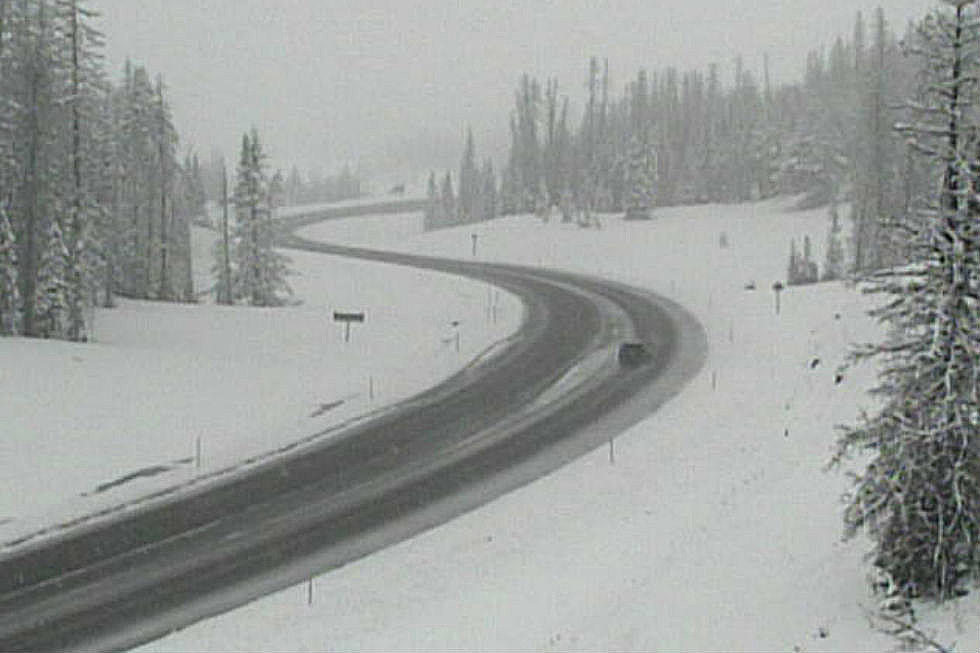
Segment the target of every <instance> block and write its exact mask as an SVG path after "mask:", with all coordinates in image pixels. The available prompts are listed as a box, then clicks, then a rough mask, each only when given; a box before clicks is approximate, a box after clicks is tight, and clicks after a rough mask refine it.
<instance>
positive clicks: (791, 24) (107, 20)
mask: <svg viewBox="0 0 980 653" xmlns="http://www.w3.org/2000/svg"><path fill="white" fill-rule="evenodd" d="M879 4H881V3H880V2H875V1H874V0H857V1H849V2H842V1H840V0H832V1H831V2H826V1H820V0H790V1H786V0H708V1H706V2H701V3H692V2H685V1H683V0H662V1H661V2H655V3H653V2H647V1H642V0H618V1H617V0H613V1H605V2H595V1H594V0H562V1H561V2H558V1H553V0H509V1H504V2H500V1H496V0H495V1H489V0H467V1H466V2H460V3H456V2H446V1H441V0H341V1H335V2H322V1H321V0H284V1H282V2H276V3H268V2H258V1H257V0H205V1H201V0H140V1H139V2H132V0H97V1H95V2H93V4H92V6H93V8H95V9H97V10H98V11H100V12H101V13H102V14H103V16H102V18H101V19H100V20H99V21H98V22H97V23H96V24H97V25H98V26H99V27H100V28H101V29H102V30H103V31H104V32H105V35H106V41H107V45H106V55H107V64H108V67H109V70H110V72H112V73H113V74H115V73H116V71H118V70H120V69H121V67H122V64H123V62H124V61H125V59H126V58H127V57H130V58H132V59H133V61H134V62H136V63H142V64H146V65H148V66H150V67H151V68H152V69H153V70H154V71H157V72H160V73H161V74H162V75H163V77H164V80H165V82H166V84H167V85H168V87H169V94H170V97H171V98H172V103H173V108H174V114H175V115H174V117H175V122H176V124H178V125H179V126H180V132H181V135H182V138H183V144H184V145H185V146H187V145H192V146H193V147H195V148H196V149H197V150H198V151H199V152H201V153H202V154H205V155H206V154H207V152H208V151H209V150H210V149H211V148H212V147H218V148H220V149H221V150H223V151H224V152H225V154H226V156H228V155H232V154H233V153H234V152H235V151H236V148H237V145H238V141H239V139H240V137H241V133H242V130H243V129H245V128H247V126H249V125H255V126H256V127H258V128H259V129H260V130H261V131H262V132H263V133H264V134H266V135H267V136H266V140H267V145H268V148H269V151H270V154H271V156H272V160H273V163H274V164H275V165H280V166H289V165H292V164H296V165H299V166H300V167H301V168H302V169H308V170H316V169H320V170H322V171H324V172H330V171H333V170H335V169H337V168H338V167H339V166H341V165H342V164H344V163H350V164H352V165H353V166H356V167H358V168H360V169H361V170H362V171H363V173H364V174H365V175H367V176H372V175H377V174H386V173H387V174H390V173H391V172H393V171H417V170H419V169H426V168H430V167H446V166H451V165H454V164H455V162H456V161H458V156H459V152H460V150H461V148H462V143H463V136H464V133H465V129H466V126H467V125H472V127H473V129H474V133H475V137H476V140H477V143H478V146H479V147H480V149H481V151H483V152H486V153H488V154H492V155H494V156H496V157H500V156H502V155H503V153H504V151H505V149H506V145H507V142H508V135H507V134H508V132H507V129H508V127H507V122H506V116H507V115H508V113H509V111H510V107H511V106H512V104H513V94H514V87H515V84H516V82H517V79H518V77H519V75H520V74H521V73H522V72H528V73H531V74H533V75H536V76H539V77H541V78H545V77H550V76H557V77H558V79H559V81H560V83H561V86H562V92H563V93H565V94H568V95H569V96H570V97H571V99H572V103H573V110H574V111H578V110H580V109H581V105H582V99H583V96H584V93H585V89H584V86H585V82H586V75H587V66H588V59H589V57H590V56H599V57H607V58H608V59H609V62H610V67H611V70H612V81H613V87H614V89H618V88H620V87H621V85H622V84H624V83H626V81H628V79H629V78H630V77H631V76H632V75H633V74H634V73H635V71H636V70H637V69H638V68H641V67H644V68H649V69H659V68H663V67H667V66H676V67H677V68H680V69H683V70H686V69H691V68H703V67H705V66H707V65H708V64H709V63H713V62H717V63H719V64H721V65H722V66H723V68H722V70H723V74H724V79H726V80H727V79H728V77H729V76H730V74H731V68H732V65H731V64H732V61H733V59H734V58H735V56H737V55H739V54H741V55H742V56H743V57H744V59H745V64H746V66H747V67H748V68H749V69H750V70H754V71H758V72H760V73H761V70H762V57H763V53H768V54H769V56H770V58H771V68H772V74H773V77H774V79H776V80H783V81H786V80H791V79H795V78H796V77H798V76H799V75H800V74H801V73H802V70H803V67H804V64H805V54H806V52H807V51H808V50H810V49H815V48H819V47H821V46H827V47H829V46H830V45H831V44H832V43H833V40H834V38H836V36H838V35H844V36H847V35H848V34H849V32H850V31H851V29H852V26H853V21H854V17H855V14H856V13H857V12H858V11H862V12H864V13H865V16H870V14H871V12H872V11H873V10H874V8H875V7H876V6H877V5H879ZM931 6H932V5H931V4H930V3H928V2H923V1H922V0H891V1H890V2H888V3H885V4H884V5H883V7H884V9H885V11H886V13H887V16H888V19H889V21H890V22H891V23H892V25H893V26H894V27H895V28H897V29H898V30H899V31H902V28H903V27H904V23H905V21H907V20H908V19H910V18H913V17H919V16H921V15H922V14H923V13H925V11H927V10H928V8H929V7H931Z"/></svg>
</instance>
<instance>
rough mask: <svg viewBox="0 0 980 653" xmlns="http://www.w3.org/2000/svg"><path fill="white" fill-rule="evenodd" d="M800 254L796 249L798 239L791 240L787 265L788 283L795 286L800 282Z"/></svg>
mask: <svg viewBox="0 0 980 653" xmlns="http://www.w3.org/2000/svg"><path fill="white" fill-rule="evenodd" d="M800 276H801V275H800V255H799V252H797V251H796V240H790V241H789V265H788V266H787V267H786V283H787V284H788V285H790V286H795V285H797V284H799V283H800Z"/></svg>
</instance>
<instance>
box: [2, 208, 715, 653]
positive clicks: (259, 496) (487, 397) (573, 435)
mask: <svg viewBox="0 0 980 653" xmlns="http://www.w3.org/2000/svg"><path fill="white" fill-rule="evenodd" d="M406 208H414V207H406V206H404V203H396V204H393V205H391V206H389V207H385V206H375V207H371V210H372V212H375V213H377V212H383V211H385V210H390V211H392V212H394V211H404V210H406ZM353 211H354V212H357V213H358V214H363V212H364V208H363V207H355V208H354V209H353ZM349 214H350V213H348V212H346V211H343V210H336V209H335V210H332V211H327V212H320V213H316V214H313V215H306V216H302V215H301V216H294V217H291V218H289V219H288V221H286V225H285V226H286V227H288V229H286V230H284V232H289V233H288V234H287V235H284V236H283V237H282V239H281V244H282V245H284V246H287V247H294V248H301V249H305V250H310V251H315V252H322V253H324V254H332V255H341V256H353V257H358V258H362V259H368V260H373V261H378V262H381V263H393V264H398V265H411V266H416V267H421V268H426V269H431V270H436V271H441V272H447V273H451V274H459V275H464V276H467V277H470V278H473V279H477V280H482V281H486V282H487V283H490V284H493V285H495V286H498V287H501V288H504V289H506V290H507V291H509V292H511V293H514V294H516V295H517V296H519V297H520V298H521V300H522V301H523V302H524V304H525V321H524V324H523V325H522V328H521V330H520V331H519V332H518V334H517V335H516V336H515V337H514V338H512V340H511V341H510V342H508V343H507V345H506V346H504V347H502V348H500V349H499V350H497V351H495V352H494V353H493V354H492V355H489V356H486V357H484V358H482V359H481V360H479V361H476V362H474V363H473V365H471V366H470V367H469V368H467V369H465V370H464V371H463V372H460V373H459V374H457V375H456V376H454V377H452V378H450V379H448V380H447V381H445V382H443V383H441V384H440V385H438V386H437V387H435V388H433V389H431V390H430V391H428V392H425V393H423V394H421V395H418V396H417V397H415V398H413V399H410V400H408V401H406V402H403V403H401V404H399V405H397V406H395V407H393V408H392V409H390V410H388V411H384V412H382V413H381V414H380V415H379V416H377V417H376V418H374V419H372V420H369V421H367V422H365V423H362V424H359V425H356V426H354V427H352V428H351V429H350V430H349V431H348V432H345V433H343V434H341V435H340V436H338V437H336V438H334V439H332V440H329V441H327V442H325V443H323V444H322V445H320V446H318V447H316V448H312V449H309V450H306V451H304V452H302V453H301V454H296V455H292V456H284V457H282V458H280V459H276V460H274V461H271V462H269V463H267V464H264V465H262V466H260V467H257V468H254V469H251V470H248V471H247V472H243V473H242V474H241V475H238V476H235V477H233V478H229V479H225V480H222V481H220V482H217V483H215V484H214V485H212V486H209V487H208V488H206V489H202V490H199V491H196V492H195V493H193V494H189V495H187V496H184V497H182V498H179V499H176V500H173V501H171V502H167V503H161V504H158V505H151V506H148V507H146V508H143V509H140V510H138V511H134V512H133V513H131V514H128V515H125V516H122V517H119V518H114V519H112V520H108V521H106V522H105V523H101V524H96V525H92V526H89V527H85V528H81V529H79V530H77V531H75V532H71V533H69V534H67V535H64V536H62V537H60V538H58V539H52V540H49V541H46V542H41V543H36V544H33V545H30V546H26V547H24V548H23V549H18V550H15V551H12V552H9V553H7V554H5V555H4V556H3V557H0V650H4V651H7V650H46V649H66V648H79V647H88V648H103V649H104V648H126V647H129V646H132V645H135V644H137V643H139V642H142V641H148V640H150V639H153V638H155V637H158V636H160V635H162V634H164V633H166V632H168V631H169V630H172V629H174V628H178V627H180V626H182V625H186V624H187V623H189V622H192V621H194V620H197V619H200V618H202V617H205V616H208V615H210V614H214V613H216V612H219V611H222V610H225V609H228V608H230V607H233V606H234V605H236V604H241V603H244V602H246V601H248V600H250V599H251V598H254V597H256V596H258V595H260V594H261V593H264V592H268V591H271V590H272V589H275V588H276V587H285V586H287V585H289V584H292V583H295V582H296V581H297V580H300V579H302V578H303V577H305V576H307V575H309V574H311V573H322V572H323V571H324V570H326V569H328V568H330V567H335V566H338V565H341V564H343V563H345V562H348V561H350V560H352V559H354V558H356V557H359V556H362V555H365V554H367V553H369V552H370V551H372V550H376V549H377V548H379V547H381V546H384V545H385V544H388V543H390V542H392V541H396V540H397V539H400V538H404V537H407V536H408V535H410V534H412V533H415V532H418V531H420V530H423V529H424V528H426V527H428V526H431V525H432V524H434V523H439V522H441V521H444V520H445V519H448V518H450V517H452V516H453V515H455V514H459V513H460V512H461V511H464V510H466V509H468V508H471V507H473V506H475V505H478V504H479V503H482V502H485V501H488V500H490V499H491V498H493V497H494V496H498V495H499V494H501V493H503V492H505V491H507V490H508V489H512V488H514V487H516V486H518V485H520V484H523V483H526V482H528V481H530V480H532V479H533V478H535V477H537V476H540V475H541V474H543V473H546V472H547V471H549V470H551V469H554V468H555V467H557V466H558V465H560V464H561V463H563V462H565V461H567V460H570V459H571V458H573V457H575V456H577V455H580V454H582V453H584V452H585V451H588V450H590V449H592V448H594V447H595V446H596V445H598V444H600V443H602V442H604V441H605V440H607V439H609V438H610V437H612V435H613V434H615V433H616V432H618V431H619V430H621V429H623V428H625V427H626V426H628V425H630V424H632V423H634V422H636V421H638V420H639V419H640V418H642V417H643V416H644V415H646V414H648V413H649V411H650V410H652V409H653V408H655V407H656V406H658V405H659V404H661V403H662V402H664V401H666V399H668V398H669V397H670V396H673V394H676V392H678V391H679V389H680V388H681V387H682V386H683V384H684V383H685V382H686V381H687V380H688V379H690V378H691V377H692V376H693V375H694V374H695V373H696V372H697V370H698V369H699V368H700V366H701V364H702V362H703V360H704V356H705V351H706V341H705V337H704V333H703V331H702V329H701V327H700V325H699V324H698V323H697V321H696V320H695V319H694V318H693V317H691V316H690V314H688V313H687V312H686V311H684V310H683V309H681V308H680V307H679V306H677V305H676V304H673V303H672V302H669V301H668V300H665V299H662V298H657V297H654V296H652V295H650V294H649V293H646V292H644V291H640V290H637V289H634V288H630V287H626V286H623V285H621V284H617V283H614V282H609V281H602V280H599V279H593V278H588V277H583V276H578V275H573V274H567V273H560V272H553V271H542V270H536V269H531V268H525V267H520V266H505V265H489V264H481V263H474V262H467V261H455V260H448V259H436V258H427V257H419V256H410V255H404V254H395V253H386V252H379V251H373V250H366V249H358V248H348V247H341V246H336V245H329V244H325V243H317V242H313V241H307V240H304V239H301V238H299V237H297V236H294V235H291V231H292V230H293V229H295V228H296V227H298V226H300V225H303V224H310V223H312V222H315V221H318V220H322V219H326V218H334V217H343V216H345V215H349ZM632 339H639V340H643V341H645V342H647V343H649V345H650V350H651V353H652V358H651V361H650V363H649V364H647V365H641V366H637V367H630V368H620V367H619V365H618V364H617V362H616V356H615V351H616V346H617V345H618V343H620V342H622V341H623V340H632ZM556 385H557V387H560V388H561V389H562V391H561V392H556V391H555V388H556ZM542 397H545V398H546V399H547V400H543V399H542ZM310 561H314V562H313V563H311V562H310ZM311 565H312V566H311ZM270 579H273V580H270Z"/></svg>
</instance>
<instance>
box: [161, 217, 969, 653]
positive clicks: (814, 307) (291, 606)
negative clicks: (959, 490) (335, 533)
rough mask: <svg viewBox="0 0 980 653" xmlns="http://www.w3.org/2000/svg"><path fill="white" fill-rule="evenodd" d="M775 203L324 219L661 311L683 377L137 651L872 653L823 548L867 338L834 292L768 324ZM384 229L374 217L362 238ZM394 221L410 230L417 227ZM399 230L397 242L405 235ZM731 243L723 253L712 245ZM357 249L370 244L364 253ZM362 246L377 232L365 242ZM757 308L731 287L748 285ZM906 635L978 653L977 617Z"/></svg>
mask: <svg viewBox="0 0 980 653" xmlns="http://www.w3.org/2000/svg"><path fill="white" fill-rule="evenodd" d="M788 206H789V205H788V203H787V202H785V201H773V202H766V203H761V204H746V205H738V206H700V207H689V208H678V209H669V210H663V211H661V212H659V213H658V214H657V216H656V219H655V220H654V221H652V222H649V223H635V222H634V223H625V222H622V221H620V220H618V219H613V218H609V219H606V221H605V225H604V228H603V229H602V230H601V231H594V230H582V229H579V228H577V227H574V226H568V225H561V224H557V223H554V222H552V223H550V224H542V223H540V222H538V221H536V220H534V219H532V218H527V217H524V218H508V219H501V220H497V221H495V222H493V223H490V224H484V225H479V226H477V227H467V228H460V229H455V230H446V231H442V232H436V233H431V234H425V235H422V234H420V233H418V229H417V226H413V225H416V223H417V217H411V216H410V217H407V218H405V219H404V222H402V223H401V224H400V225H399V226H397V227H392V229H393V230H394V231H395V233H397V234H399V235H398V238H396V239H392V238H390V237H385V236H384V235H383V232H384V230H383V229H381V228H380V227H379V226H378V223H375V224H371V222H370V221H363V220H362V221H361V222H360V223H359V224H360V225H362V227H363V229H364V231H361V232H358V229H357V228H355V227H353V226H352V225H351V224H350V223H347V224H343V223H329V224H323V225H319V226H315V227H311V228H310V229H308V230H307V234H318V235H319V236H321V237H325V238H338V237H340V236H343V237H344V238H348V239H352V240H354V241H356V242H358V243H360V244H363V243H364V241H365V240H366V239H367V240H370V239H371V238H375V239H379V240H378V242H380V243H381V244H383V245H384V246H385V247H390V248H399V249H404V250H409V251H415V252H425V253H431V254H439V255H446V256H458V257H469V256H470V246H471V237H472V234H473V233H476V234H477V239H478V245H479V249H478V257H479V258H482V259H485V260H500V261H515V262H522V263H529V264H535V265H545V266H549V267H557V268H563V269H572V270H578V271H585V272H589V273H593V274H597V275H602V276H607V277H612V278H615V279H620V280H624V281H627V282H630V283H633V284H636V285H640V286H644V287H647V288H651V289H654V290H656V291H658V292H661V293H663V294H665V295H667V296H669V297H672V298H675V299H678V300H679V301H681V302H682V303H683V304H684V305H685V306H687V307H688V308H689V309H691V310H692V311H693V312H695V314H696V315H697V316H698V317H699V319H700V320H701V321H702V322H703V324H704V325H705V327H706V328H707V330H708V335H709V338H710V345H711V352H710V355H709V359H708V362H707V364H706V366H705V368H704V369H703V371H702V373H701V375H700V376H699V377H698V378H696V379H695V380H694V381H693V383H692V384H691V385H690V386H689V387H688V388H687V389H686V390H685V391H684V392H682V393H681V395H680V396H679V397H678V398H676V399H675V400H673V401H672V402H670V403H669V404H667V405H666V406H665V407H664V408H662V409H661V410H660V411H659V412H657V413H656V414H654V415H652V416H651V417H650V418H649V419H647V420H646V421H644V422H642V423H640V424H638V425H637V426H635V427H634V428H632V429H631V430H629V431H628V432H627V433H625V434H621V435H619V436H618V437H617V438H616V441H615V461H614V463H613V462H611V461H610V457H609V452H608V451H607V450H606V449H605V448H603V449H600V450H596V451H595V452H593V453H592V454H590V455H587V456H585V457H583V458H582V459H580V460H578V461H577V462H575V463H573V464H571V465H568V466H567V467H564V468H562V469H560V470H558V471H557V472H555V473H553V474H551V475H550V476H548V477H546V478H543V479H541V480H539V481H537V482H535V483H532V484H531V485H529V486H527V487H524V488H522V489H520V490H517V491H515V492H513V493H511V494H508V495H506V496H504V497H502V498H501V499H498V500H496V501H494V502H492V503H491V504H489V505H487V506H485V507H483V508H480V509H478V510H476V511H473V512H471V513H469V514H467V515H465V516H463V517H461V518H458V519H456V520H454V521H452V522H450V523H448V524H445V525H443V526H441V527H438V528H436V529H434V530H432V531H429V532H427V533H425V534H423V535H421V536H419V537H416V538H414V539H412V540H410V541H407V542H404V543H402V544H400V545H397V546H394V547H391V548H390V549H387V550H384V551H381V552H379V553H377V554H374V555H372V556H370V557H368V558H366V559H363V560H360V561H358V562H356V563H353V564H351V565H348V566H347V567H345V568H342V569H340V570H336V571H334V572H331V573H329V574H326V575H324V576H321V577H319V578H317V579H315V581H314V584H313V588H314V601H313V604H312V605H307V591H308V587H307V586H305V585H304V586H298V587H294V588H290V589H287V590H285V591H282V592H280V593H278V594H275V595H272V596H270V597H267V598H265V599H262V600H259V601H256V602H254V603H252V604H250V605H248V606H245V607H244V608H241V609H239V610H236V611H233V612H231V613H228V614H226V615H224V616H222V617H219V618H216V619H212V620H209V621H206V622H202V623H199V624H197V625H195V626H192V627H189V628H187V629H186V630H184V631H182V632H179V633H176V634H174V635H172V636H170V637H168V638H165V639H163V640H160V641H158V642H155V643H153V644H151V645H149V646H147V647H145V648H144V650H147V651H165V650H166V651H174V650H229V649H234V650H262V651H268V650H282V651H287V650H289V651H296V650H308V651H314V650H326V649H330V650H423V649H434V650H451V649H456V650H459V649H465V650H643V651H650V650H670V651H678V650H688V651H736V650H738V651H777V650H778V651H882V650H893V649H895V647H896V646H897V644H896V641H895V640H893V639H890V638H889V637H886V636H885V635H882V634H880V633H877V632H875V631H874V630H872V629H871V628H870V627H869V624H868V620H867V619H866V618H865V616H864V614H863V613H862V606H864V607H868V608H871V607H873V605H874V597H872V596H870V595H869V593H868V591H867V585H866V582H865V574H866V570H867V566H866V564H865V562H864V561H863V560H862V557H863V554H864V552H865V551H866V550H867V548H868V544H867V543H866V542H864V541H860V540H859V541H854V542H850V543H846V544H844V543H841V541H840V535H841V527H840V510H841V506H840V503H839V498H840V496H841V494H842V493H843V492H844V491H845V490H846V489H847V481H846V479H845V478H844V477H843V475H841V474H837V473H825V472H824V471H823V468H824V465H825V464H826V462H827V460H828V459H829V457H830V454H831V450H832V447H833V443H834V439H835V432H834V426H835V425H836V424H838V423H842V422H849V421H851V420H853V419H854V418H855V417H856V416H857V414H858V412H859V410H860V408H861V407H862V406H863V407H870V406H871V404H870V402H869V400H868V399H867V397H866V396H865V394H864V393H865V391H866V390H867V389H868V388H869V387H870V386H871V385H872V383H873V380H874V377H873V371H872V370H871V369H867V368H857V369H851V370H848V371H846V372H845V373H844V375H843V376H842V377H838V374H837V373H838V366H839V365H840V364H841V363H842V361H843V359H844V356H845V354H846V351H847V348H848V345H849V343H851V342H853V341H860V340H865V339H870V338H874V337H875V336H876V335H877V329H878V327H877V326H876V325H874V324H873V323H871V322H870V320H869V319H868V318H867V317H866V316H865V315H864V310H865V309H866V308H867V306H868V299H867V298H866V297H864V296H862V295H861V294H860V293H858V292H856V291H855V290H853V289H850V288H848V287H846V286H845V285H844V284H842V283H832V284H820V285H816V286H807V287H794V288H791V289H789V290H787V291H785V292H784V293H783V294H782V301H781V310H780V313H779V314H778V315H777V314H776V312H775V306H774V296H773V292H772V291H771V290H770V287H771V285H772V283H773V282H774V281H776V280H778V279H783V278H784V277H785V270H786V261H787V258H788V254H789V243H790V239H791V238H796V239H797V241H798V242H799V241H800V240H801V239H802V237H803V236H804V235H805V234H809V235H810V236H811V237H812V239H813V242H814V244H815V245H816V251H815V258H816V260H817V261H822V245H823V243H824V238H825V232H826V227H827V219H826V214H825V212H824V211H823V210H817V211H809V212H794V211H790V210H789V209H788ZM379 220H384V221H385V223H384V224H389V223H390V221H391V220H392V218H391V217H385V218H379ZM412 221H416V222H415V223H413V222H412ZM411 233H415V234H416V235H415V236H414V237H413V236H411V235H410V234H411ZM722 233H724V234H726V236H727V241H728V247H725V248H723V247H720V245H719V243H720V241H721V240H722V239H721V238H720V236H721V234H722ZM365 234H367V235H365ZM371 234H374V235H373V236H371ZM752 285H754V287H755V288H756V289H755V290H750V289H746V286H752ZM919 613H920V616H921V617H922V619H923V621H922V624H923V627H924V629H925V630H926V631H927V632H929V633H933V634H935V635H936V637H937V639H938V640H939V641H941V642H943V643H945V644H947V645H951V644H953V643H954V642H955V643H956V649H955V650H958V651H970V650H978V649H980V632H978V628H977V624H978V623H980V601H978V600H977V599H976V598H975V597H968V598H967V599H966V600H963V601H960V602H958V603H954V604H951V605H950V606H949V607H947V608H944V609H942V610H941V611H939V612H938V613H937V612H935V611H933V610H932V609H930V608H928V607H923V608H921V609H920V610H919Z"/></svg>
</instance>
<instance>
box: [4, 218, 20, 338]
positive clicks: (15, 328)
mask: <svg viewBox="0 0 980 653" xmlns="http://www.w3.org/2000/svg"><path fill="white" fill-rule="evenodd" d="M19 331H20V292H19V290H18V288H17V242H16V240H15V236H14V229H13V226H12V225H11V224H10V219H9V218H8V216H7V210H6V207H4V206H2V205H0V336H12V335H16V334H17V333H18V332H19Z"/></svg>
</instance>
